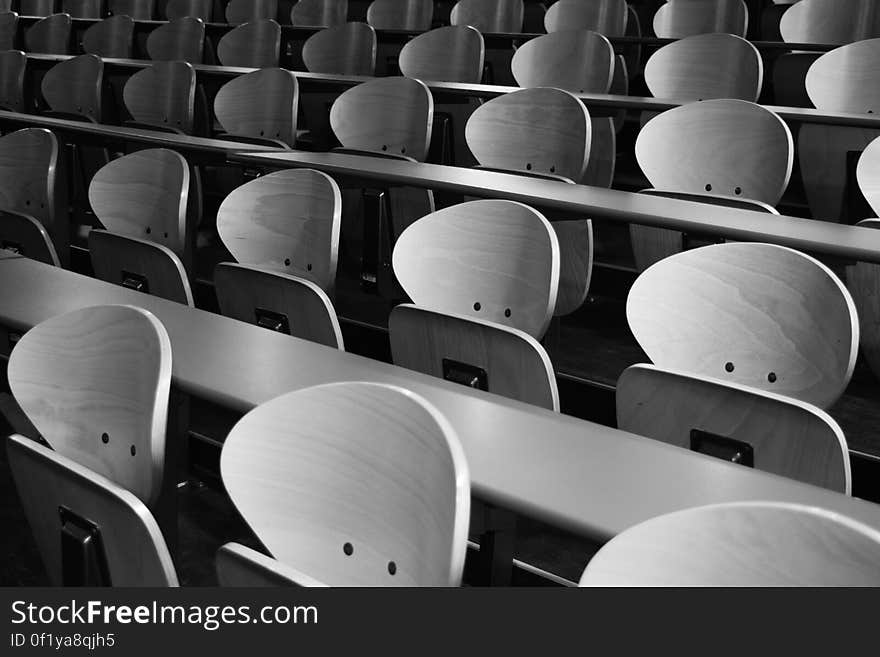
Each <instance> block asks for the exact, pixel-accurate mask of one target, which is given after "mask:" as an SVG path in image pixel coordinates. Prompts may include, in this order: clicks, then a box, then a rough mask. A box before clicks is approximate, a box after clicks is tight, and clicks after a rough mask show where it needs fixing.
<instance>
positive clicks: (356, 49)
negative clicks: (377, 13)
mask: <svg viewBox="0 0 880 657" xmlns="http://www.w3.org/2000/svg"><path fill="white" fill-rule="evenodd" d="M302 58H303V63H305V65H306V68H307V69H308V70H309V72H311V73H326V74H329V75H367V76H372V75H373V74H374V73H375V71H376V30H374V29H373V28H372V27H370V26H369V25H367V24H366V23H343V24H342V25H337V26H335V27H329V28H327V29H325V30H321V31H320V32H316V33H315V34H313V35H312V36H310V37H309V38H308V39H306V42H305V43H304V44H303V49H302Z"/></svg>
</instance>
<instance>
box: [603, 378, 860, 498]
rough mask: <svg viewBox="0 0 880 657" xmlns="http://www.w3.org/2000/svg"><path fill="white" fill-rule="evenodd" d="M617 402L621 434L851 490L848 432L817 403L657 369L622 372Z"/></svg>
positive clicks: (847, 492) (847, 490)
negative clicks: (842, 429)
mask: <svg viewBox="0 0 880 657" xmlns="http://www.w3.org/2000/svg"><path fill="white" fill-rule="evenodd" d="M616 398H617V427H618V428H619V429H622V430H623V431H629V432H631V433H635V434H638V435H640V436H646V437H648V438H653V439H654V440H660V441H662V442H664V443H668V444H670V445H675V446H677V447H683V448H684V449H690V450H693V451H696V452H701V453H703V454H708V455H711V456H715V457H718V458H721V459H724V460H726V461H731V462H734V463H739V464H741V465H744V466H748V467H753V468H755V469H756V470H763V471H765V472H772V473H773V474H777V475H780V476H783V477H788V478H790V479H797V480H798V481H803V482H806V483H808V484H813V485H815V486H822V487H823V488H829V489H831V490H834V491H837V492H839V493H844V494H846V495H849V494H850V491H851V489H852V476H851V473H850V463H849V451H848V449H847V444H846V439H845V438H844V436H843V432H842V431H841V429H840V427H839V426H838V425H837V423H836V422H835V421H834V420H833V419H832V418H831V417H830V416H829V415H828V414H827V413H825V412H824V411H822V410H820V409H819V408H817V407H815V406H813V405H812V404H808V403H806V402H802V401H799V400H797V399H790V398H787V397H783V396H781V395H776V394H773V393H769V392H764V391H762V390H758V389H756V388H751V387H748V386H743V385H739V384H736V383H727V382H723V381H719V380H717V379H712V378H706V377H703V376H697V375H691V374H686V373H683V372H676V371H672V370H665V369H660V368H657V367H654V366H653V365H633V366H631V367H629V368H627V369H626V370H624V372H623V374H621V376H620V378H619V379H618V381H617V389H616ZM695 400H699V401H697V402H695Z"/></svg>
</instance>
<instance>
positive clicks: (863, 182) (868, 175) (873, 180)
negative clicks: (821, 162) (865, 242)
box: [856, 135, 880, 228]
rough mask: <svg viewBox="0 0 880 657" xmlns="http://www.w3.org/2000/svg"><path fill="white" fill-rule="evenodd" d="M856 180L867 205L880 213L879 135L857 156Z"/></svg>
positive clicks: (876, 212)
mask: <svg viewBox="0 0 880 657" xmlns="http://www.w3.org/2000/svg"><path fill="white" fill-rule="evenodd" d="M856 180H857V181H858V183H859V189H861V191H862V194H864V196H865V200H866V201H868V205H870V206H871V209H872V210H873V211H874V213H875V214H878V215H880V136H876V135H875V136H874V138H873V139H872V140H871V141H870V142H869V143H868V144H867V145H866V146H865V148H864V150H863V151H862V154H861V155H860V156H859V162H858V165H856ZM871 228H874V226H873V225H871Z"/></svg>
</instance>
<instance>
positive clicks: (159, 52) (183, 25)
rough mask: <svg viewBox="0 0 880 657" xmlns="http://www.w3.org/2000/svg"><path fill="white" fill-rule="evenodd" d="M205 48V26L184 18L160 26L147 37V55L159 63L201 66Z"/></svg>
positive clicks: (189, 18)
mask: <svg viewBox="0 0 880 657" xmlns="http://www.w3.org/2000/svg"><path fill="white" fill-rule="evenodd" d="M204 48H205V24H204V23H203V22H202V20H201V19H200V18H192V17H190V16H184V17H182V18H175V19H174V20H173V21H170V22H168V23H165V24H163V25H160V26H159V27H157V28H156V29H155V30H153V31H152V32H150V34H149V36H148V37H147V54H148V55H149V56H150V59H153V60H157V61H166V62H170V61H184V62H189V63H190V64H201V63H202V55H203V53H204Z"/></svg>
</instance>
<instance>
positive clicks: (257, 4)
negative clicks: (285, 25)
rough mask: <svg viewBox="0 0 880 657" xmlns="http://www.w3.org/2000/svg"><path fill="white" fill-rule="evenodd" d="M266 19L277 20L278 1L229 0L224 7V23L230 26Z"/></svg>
mask: <svg viewBox="0 0 880 657" xmlns="http://www.w3.org/2000/svg"><path fill="white" fill-rule="evenodd" d="M267 18H271V19H272V20H275V19H276V18H278V0H229V3H228V4H227V5H226V22H227V23H229V24H230V25H241V24H243V23H249V22H251V21H257V20H265V19H267Z"/></svg>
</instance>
